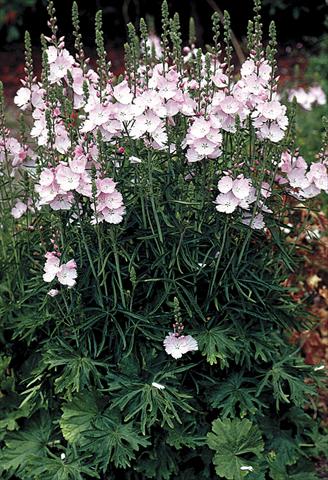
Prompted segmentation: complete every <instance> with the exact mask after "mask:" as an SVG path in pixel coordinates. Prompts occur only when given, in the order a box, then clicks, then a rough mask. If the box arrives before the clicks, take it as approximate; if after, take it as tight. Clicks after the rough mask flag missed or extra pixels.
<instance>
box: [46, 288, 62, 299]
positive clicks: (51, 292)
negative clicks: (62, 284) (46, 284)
mask: <svg viewBox="0 0 328 480" xmlns="http://www.w3.org/2000/svg"><path fill="white" fill-rule="evenodd" d="M58 294H59V290H57V289H56V288H52V289H51V290H49V292H48V293H47V295H49V297H56V296H57V295H58Z"/></svg>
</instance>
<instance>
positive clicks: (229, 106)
mask: <svg viewBox="0 0 328 480" xmlns="http://www.w3.org/2000/svg"><path fill="white" fill-rule="evenodd" d="M220 107H221V109H222V111H223V112H224V113H226V114H228V115H234V114H235V113H237V112H238V110H239V109H240V103H239V102H238V101H237V100H235V99H234V97H233V96H231V95H227V96H226V97H225V99H224V100H223V101H222V102H221V104H220Z"/></svg>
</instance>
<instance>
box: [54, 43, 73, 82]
mask: <svg viewBox="0 0 328 480" xmlns="http://www.w3.org/2000/svg"><path fill="white" fill-rule="evenodd" d="M51 48H53V47H49V49H51ZM49 49H48V59H49ZM52 52H53V50H52ZM54 57H55V54H54V55H52V53H51V54H50V58H51V60H53V58H54ZM49 64H50V73H49V80H50V83H56V82H58V81H59V80H61V79H62V78H64V77H65V76H66V75H67V70H70V69H71V68H72V66H73V65H74V58H73V57H72V55H70V53H69V52H68V50H66V49H65V48H64V49H62V50H58V51H57V56H56V58H55V60H54V61H50V60H49Z"/></svg>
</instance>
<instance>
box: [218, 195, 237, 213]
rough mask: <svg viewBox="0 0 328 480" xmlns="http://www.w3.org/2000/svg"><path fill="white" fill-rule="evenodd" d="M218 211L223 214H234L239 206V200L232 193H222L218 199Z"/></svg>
mask: <svg viewBox="0 0 328 480" xmlns="http://www.w3.org/2000/svg"><path fill="white" fill-rule="evenodd" d="M214 203H216V207H215V208H216V210H217V211H218V212H221V213H233V212H234V211H235V210H236V208H237V207H238V205H239V200H238V198H237V197H235V195H234V194H233V193H232V192H228V193H220V194H219V195H218V196H217V197H216V199H215V202H214Z"/></svg>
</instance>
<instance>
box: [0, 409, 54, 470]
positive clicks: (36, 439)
mask: <svg viewBox="0 0 328 480" xmlns="http://www.w3.org/2000/svg"><path fill="white" fill-rule="evenodd" d="M51 431H52V425H51V419H50V417H49V415H48V414H47V413H46V412H45V411H41V412H40V413H39V414H38V415H37V416H35V417H34V419H32V420H29V422H28V426H27V427H26V428H25V429H23V430H20V431H18V432H12V433H8V434H7V435H6V437H5V440H4V441H5V448H4V449H3V450H2V452H1V457H0V459H1V467H2V468H3V469H4V470H10V471H12V472H16V473H17V474H19V473H21V472H23V471H25V470H26V468H27V467H29V465H30V461H31V458H32V457H33V456H35V455H36V456H38V458H39V461H40V457H41V458H42V461H43V458H45V457H46V454H47V444H48V442H49V441H50V437H51Z"/></svg>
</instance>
